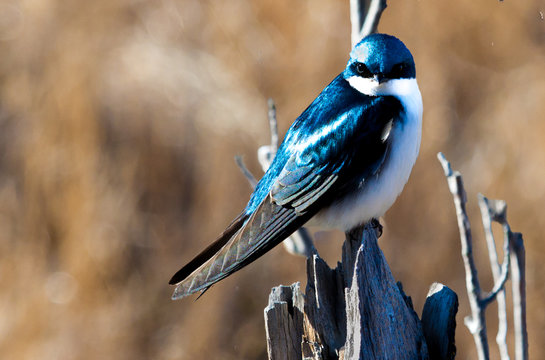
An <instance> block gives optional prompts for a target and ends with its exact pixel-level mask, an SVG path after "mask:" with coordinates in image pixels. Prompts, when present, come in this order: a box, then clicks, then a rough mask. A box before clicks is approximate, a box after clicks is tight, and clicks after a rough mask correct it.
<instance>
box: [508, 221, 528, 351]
mask: <svg viewBox="0 0 545 360" xmlns="http://www.w3.org/2000/svg"><path fill="white" fill-rule="evenodd" d="M509 235H510V237H511V241H510V242H511V250H512V251H511V282H512V285H513V317H514V319H513V323H514V327H515V357H516V359H517V360H527V359H528V332H527V330H526V270H525V269H526V252H525V250H524V243H523V241H522V234H521V233H512V232H511V231H509Z"/></svg>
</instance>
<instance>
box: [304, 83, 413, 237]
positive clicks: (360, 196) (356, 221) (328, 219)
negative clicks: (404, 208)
mask: <svg viewBox="0 0 545 360" xmlns="http://www.w3.org/2000/svg"><path fill="white" fill-rule="evenodd" d="M415 84H416V81H415ZM413 90H414V89H413ZM398 98H399V99H400V100H401V103H402V105H403V106H404V109H405V113H404V114H403V115H404V117H405V119H403V120H401V121H394V125H393V127H392V130H391V131H390V135H389V137H390V140H391V141H392V143H391V147H390V152H389V154H388V157H387V158H386V159H385V161H384V165H383V168H382V169H381V170H380V171H379V172H378V174H376V175H374V176H373V177H371V178H369V179H365V181H364V182H363V183H362V184H360V186H359V188H358V189H355V190H354V191H353V192H352V193H349V194H348V195H346V196H344V197H343V198H341V199H339V200H337V201H335V202H334V203H333V204H332V205H331V206H329V207H328V208H325V209H323V210H321V211H320V212H319V213H318V214H316V215H315V216H314V218H313V219H312V220H311V221H310V222H309V224H308V225H310V226H313V225H317V226H320V227H325V228H337V229H341V230H344V231H347V230H350V229H352V228H354V227H356V226H357V225H360V224H363V223H365V222H367V221H369V220H371V219H372V218H378V217H380V216H382V215H384V213H385V212H386V211H387V210H388V209H389V208H390V206H392V204H393V203H394V201H395V200H396V199H397V197H398V196H399V194H400V193H401V191H402V190H403V187H404V186H405V184H406V183H407V180H409V175H410V174H411V170H412V168H413V165H414V163H415V161H416V158H417V156H418V151H419V149H420V138H421V133H422V98H421V96H420V91H418V86H416V91H412V92H411V94H406V95H405V96H399V97H398Z"/></svg>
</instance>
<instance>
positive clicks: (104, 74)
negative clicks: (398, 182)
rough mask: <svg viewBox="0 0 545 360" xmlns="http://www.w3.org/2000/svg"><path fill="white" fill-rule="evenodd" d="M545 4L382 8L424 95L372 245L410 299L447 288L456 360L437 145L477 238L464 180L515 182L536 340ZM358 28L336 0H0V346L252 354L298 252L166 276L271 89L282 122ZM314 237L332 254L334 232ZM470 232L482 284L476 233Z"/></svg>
mask: <svg viewBox="0 0 545 360" xmlns="http://www.w3.org/2000/svg"><path fill="white" fill-rule="evenodd" d="M544 12H545V3H544V2H543V0H526V1H509V0H506V1H504V2H498V1H493V0H489V1H480V2H475V1H472V0H462V1H456V2H454V1H450V2H446V1H429V0H428V1H424V0H421V1H403V2H401V1H398V2H394V1H391V2H390V5H389V7H388V9H387V10H386V12H385V13H384V16H383V19H382V22H381V25H380V27H379V30H380V31H381V32H387V33H391V34H394V35H396V36H398V37H400V38H401V39H402V40H403V41H404V42H405V43H406V44H407V46H408V47H409V48H410V49H411V51H412V53H413V55H414V56H415V59H416V63H417V74H418V79H419V84H420V87H421V90H422V94H423V98H424V108H425V112H424V128H423V142H422V150H421V155H420V157H419V160H418V161H417V164H416V166H415V169H414V171H413V175H412V177H411V179H410V181H409V184H408V185H407V187H406V188H405V191H404V193H403V195H402V196H401V197H400V199H399V200H398V202H397V203H396V204H395V205H394V207H393V208H392V209H391V210H390V211H389V212H388V214H387V215H386V217H385V219H384V220H383V222H385V223H386V226H385V233H384V236H383V238H382V239H381V247H382V249H383V251H384V252H385V254H386V257H387V259H388V261H389V263H390V265H391V268H392V271H393V273H394V276H395V277H396V278H397V279H398V280H401V281H402V282H403V284H404V286H405V289H406V292H407V293H408V294H409V295H411V296H412V297H413V300H414V303H415V306H416V308H417V311H418V312H420V310H421V308H422V305H423V301H424V299H425V295H426V292H427V289H428V287H429V285H430V284H431V283H432V282H433V281H440V282H443V283H445V284H447V285H448V286H450V287H451V288H453V289H454V290H455V291H456V292H457V293H458V295H459V296H460V300H461V306H460V312H459V317H458V323H459V327H458V331H457V341H458V353H459V356H458V358H459V359H473V358H476V352H475V351H474V345H473V342H472V338H471V336H470V335H469V333H468V332H467V330H466V329H465V328H464V326H463V325H462V319H463V316H465V315H467V314H468V312H469V309H468V304H467V300H466V294H465V288H464V273H463V268H462V263H461V259H460V256H459V241H458V234H457V227H456V219H455V215H454V208H453V205H452V202H451V198H450V195H449V193H448V190H447V186H446V181H445V179H444V178H443V176H442V171H441V168H440V166H439V164H438V162H437V161H436V159H435V154H436V153H437V152H438V151H443V152H444V153H445V154H446V156H447V157H448V158H449V160H451V161H452V163H453V166H454V167H455V168H457V169H459V170H461V171H462V172H463V174H464V177H465V181H466V187H467V190H468V195H469V199H470V202H471V203H470V207H469V210H470V211H471V220H472V221H473V227H474V232H475V237H476V238H478V239H479V240H482V236H481V228H482V227H481V225H480V219H479V217H478V213H477V211H478V209H477V205H476V197H475V195H476V194H477V192H479V191H480V192H483V193H484V194H485V195H487V196H489V197H491V198H503V199H505V200H507V202H508V204H509V217H510V220H511V224H512V227H513V229H514V230H516V231H522V232H523V233H524V235H525V241H526V249H527V280H528V284H527V286H528V323H529V329H528V330H529V334H530V354H531V356H532V357H533V358H535V359H539V358H543V357H545V348H544V346H543V343H544V340H545V339H544V335H543V334H544V332H545V309H544V307H543V303H544V301H543V299H544V298H545V288H544V286H543V284H544V280H545V268H544V267H543V266H541V264H542V263H543V261H544V260H545V242H544V241H543V239H542V236H541V235H540V234H542V233H543V232H544V231H545V221H543V210H542V208H543V203H544V200H545V125H544V122H543V120H544V110H545V107H544V105H543V101H544V100H545V21H544V20H543V13H544ZM349 29H350V26H349V13H348V1H325V0H316V1H312V2H311V1H286V0H280V1H265V0H263V1H249V0H234V1H229V2H212V1H198V0H163V1H154V2H151V1H149V2H146V1H139V0H118V1H107V0H94V1H77V2H61V1H54V0H41V1H37V0H21V1H15V0H13V1H11V0H1V1H0V285H1V289H3V290H2V291H0V317H1V318H0V354H1V357H2V358H5V359H98V358H104V359H129V358H130V359H263V358H265V356H266V355H265V354H266V348H265V341H264V336H265V334H264V329H263V320H262V317H263V312H262V311H263V308H264V307H265V305H266V304H267V296H268V293H269V290H270V288H271V287H272V286H275V285H278V284H290V283H292V282H294V281H301V282H302V283H303V285H304V284H305V264H304V260H303V259H301V258H297V257H293V256H288V255H286V253H285V252H284V250H283V249H282V248H281V247H278V248H276V249H275V250H273V251H272V252H271V253H269V254H268V255H267V256H265V257H263V258H262V259H261V260H260V261H258V262H256V263H254V264H252V265H251V266H250V267H248V268H246V269H244V270H243V271H241V272H240V273H237V274H236V275H234V276H232V277H230V278H229V279H227V280H225V281H223V282H221V283H220V284H218V285H217V286H214V287H213V288H212V289H211V290H210V291H209V292H208V293H207V294H206V295H205V296H204V297H202V298H201V299H200V300H199V301H198V302H193V301H192V299H186V300H183V301H179V302H172V301H171V300H170V294H171V291H172V288H170V287H169V286H168V285H167V281H168V279H169V278H170V275H172V273H173V272H174V271H175V270H177V269H178V267H179V266H181V265H182V264H183V263H184V262H186V261H187V260H189V259H190V258H191V257H192V256H193V255H195V254H196V253H197V252H198V251H199V250H200V249H202V248H203V247H204V246H205V245H206V244H207V243H208V242H209V241H211V240H212V239H214V238H215V236H216V235H217V234H218V233H219V232H221V231H222V230H223V227H224V226H225V225H227V224H228V222H229V221H230V220H231V219H232V218H233V217H234V216H235V215H237V214H238V212H239V211H240V209H241V208H242V207H243V206H244V204H245V203H246V201H247V200H248V196H249V193H250V189H249V186H248V185H247V184H246V181H245V180H244V178H243V177H242V176H241V175H240V173H239V171H238V169H237V168H236V166H235V165H234V162H233V156H234V155H235V154H242V155H244V156H245V159H246V163H247V164H248V166H249V167H250V168H251V169H252V170H253V171H254V172H255V173H259V170H258V169H259V166H258V164H257V162H256V159H255V150H256V148H257V147H258V146H259V145H262V144H264V143H266V142H267V140H268V125H267V122H266V99H267V98H268V97H272V98H274V99H275V100H276V102H277V105H278V116H279V122H280V130H281V133H284V132H285V130H286V129H287V127H288V126H289V124H290V123H291V121H293V119H295V117H296V116H297V115H298V114H299V113H300V112H301V111H302V110H303V109H304V108H305V107H306V106H307V105H308V104H309V103H310V101H312V99H313V98H314V97H315V96H316V95H317V94H318V93H319V91H320V90H321V89H322V88H323V87H324V86H325V85H326V84H327V83H328V82H329V81H330V80H331V79H332V78H333V77H334V76H335V75H336V74H337V73H339V72H340V71H342V69H343V68H344V65H345V62H346V61H347V57H348V52H349V50H350V49H349V46H350V38H349ZM316 239H317V240H316V241H317V246H318V247H319V249H320V251H321V253H322V255H323V256H324V257H325V258H326V259H327V260H328V261H329V262H330V264H332V265H333V264H334V263H335V262H336V261H337V260H338V258H339V254H340V248H341V244H342V239H343V235H342V234H340V233H318V234H316ZM475 252H476V255H477V257H478V265H479V266H480V268H481V269H482V270H481V277H482V279H483V283H484V286H485V287H490V286H491V280H490V279H491V275H490V272H489V271H488V260H487V257H486V255H485V247H484V244H483V242H482V241H481V242H479V243H478V244H477V245H476V246H475ZM494 311H495V307H494V306H492V307H491V308H490V310H489V319H490V322H489V324H490V328H489V338H490V343H491V345H492V344H493V343H494V336H495V324H494V323H495V316H494ZM510 341H512V338H511V337H510ZM493 357H497V352H496V351H495V350H493Z"/></svg>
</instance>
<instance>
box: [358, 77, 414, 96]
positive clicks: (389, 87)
mask: <svg viewBox="0 0 545 360" xmlns="http://www.w3.org/2000/svg"><path fill="white" fill-rule="evenodd" d="M347 81H348V83H349V84H350V86H352V87H353V88H354V89H356V90H358V91H359V92H360V93H362V94H365V95H369V96H380V95H385V96H395V97H399V98H401V97H406V96H414V95H416V93H418V95H420V90H419V89H418V84H417V82H416V79H415V78H412V79H392V80H388V81H385V82H383V83H379V82H378V81H376V80H375V79H374V78H363V77H361V76H351V77H349V78H348V79H347Z"/></svg>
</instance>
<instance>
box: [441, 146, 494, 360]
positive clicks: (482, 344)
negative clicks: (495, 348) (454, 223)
mask: <svg viewBox="0 0 545 360" xmlns="http://www.w3.org/2000/svg"><path fill="white" fill-rule="evenodd" d="M437 157H438V159H439V161H440V162H441V165H442V166H443V170H444V171H445V176H446V177H447V181H448V185H449V189H450V192H451V193H452V196H453V198H454V205H455V207H456V217H457V218H458V228H459V230H460V239H461V242H462V259H463V260H464V267H465V271H466V287H467V295H468V297H469V305H470V307H471V314H472V315H471V316H468V317H466V318H465V319H464V323H465V325H466V326H467V327H468V329H469V331H470V332H471V334H473V339H474V340H475V344H476V346H477V353H478V355H479V359H481V360H484V359H488V358H489V351H488V341H487V339H486V322H485V318H484V310H485V306H482V305H481V301H480V295H481V287H480V285H479V279H478V276H477V267H476V266H475V261H474V260H473V250H472V240H471V228H470V225H469V219H468V217H467V212H466V207H465V204H466V202H467V196H466V192H465V190H464V182H463V180H462V175H461V174H460V173H459V172H458V171H455V172H453V171H452V168H451V167H450V163H449V162H448V161H447V159H446V158H445V157H444V155H443V154H442V153H439V154H437Z"/></svg>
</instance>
